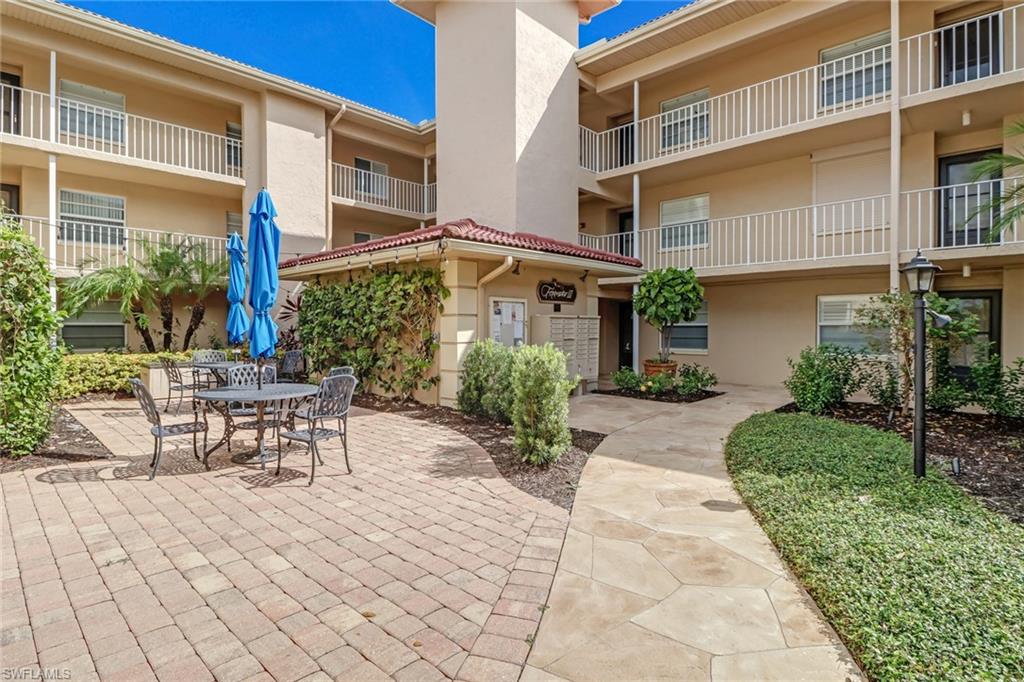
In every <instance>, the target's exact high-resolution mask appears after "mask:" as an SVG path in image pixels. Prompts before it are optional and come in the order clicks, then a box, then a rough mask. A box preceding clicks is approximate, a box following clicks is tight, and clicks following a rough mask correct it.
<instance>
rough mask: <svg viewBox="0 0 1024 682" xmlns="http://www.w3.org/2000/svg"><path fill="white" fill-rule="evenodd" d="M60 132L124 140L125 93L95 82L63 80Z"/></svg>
mask: <svg viewBox="0 0 1024 682" xmlns="http://www.w3.org/2000/svg"><path fill="white" fill-rule="evenodd" d="M60 131H61V132H62V133H64V134H66V135H67V136H68V137H69V138H79V137H85V138H90V139H91V140H93V141H99V142H106V143H109V144H121V143H123V142H124V131H125V113H124V95H122V94H120V93H116V92H111V91H110V90H104V89H103V88H97V87H94V86H92V85H85V84H83V83H75V82H73V81H66V80H61V82H60Z"/></svg>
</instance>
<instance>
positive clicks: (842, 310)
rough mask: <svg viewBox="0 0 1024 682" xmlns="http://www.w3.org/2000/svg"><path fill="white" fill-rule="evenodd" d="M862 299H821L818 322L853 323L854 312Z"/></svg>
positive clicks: (829, 323)
mask: <svg viewBox="0 0 1024 682" xmlns="http://www.w3.org/2000/svg"><path fill="white" fill-rule="evenodd" d="M861 303H862V302H861V301H853V300H850V299H843V300H835V299H832V300H827V299H826V300H819V301H818V323H819V324H825V325H838V324H843V325H845V324H853V313H854V310H855V309H856V307H857V306H858V305H860V304H861Z"/></svg>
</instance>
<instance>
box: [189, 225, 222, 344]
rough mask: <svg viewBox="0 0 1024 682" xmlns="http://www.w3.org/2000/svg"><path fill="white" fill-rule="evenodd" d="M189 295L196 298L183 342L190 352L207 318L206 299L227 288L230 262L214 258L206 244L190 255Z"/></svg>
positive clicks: (195, 249) (196, 248)
mask: <svg viewBox="0 0 1024 682" xmlns="http://www.w3.org/2000/svg"><path fill="white" fill-rule="evenodd" d="M187 266H188V275H189V285H188V289H189V293H191V294H192V296H193V297H195V302H194V303H193V304H192V312H191V314H190V316H189V320H188V328H186V329H185V336H184V337H183V338H182V341H181V349H182V350H188V347H189V345H190V344H191V343H192V337H193V336H194V335H195V333H196V332H197V331H198V330H199V327H200V325H202V324H203V318H204V317H205V316H206V298H207V297H208V296H209V295H210V294H212V293H213V292H215V291H219V290H222V289H226V288H227V276H228V262H227V260H225V259H223V258H218V257H215V256H212V255H211V254H210V253H209V249H207V248H206V244H200V245H198V246H196V247H195V248H193V249H192V250H191V251H190V253H189V259H188V263H187Z"/></svg>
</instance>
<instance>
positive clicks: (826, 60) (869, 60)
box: [818, 31, 892, 108]
mask: <svg viewBox="0 0 1024 682" xmlns="http://www.w3.org/2000/svg"><path fill="white" fill-rule="evenodd" d="M819 64H820V66H819V67H818V73H819V77H818V78H819V81H820V84H821V85H820V90H821V95H820V97H821V106H822V107H825V108H828V107H835V106H840V105H842V104H845V103H847V102H855V101H857V100H861V99H865V98H870V97H877V96H879V95H881V94H882V93H884V92H888V91H889V88H890V87H891V84H892V55H891V49H890V42H889V32H888V31H883V32H882V33H876V34H874V35H870V36H866V37H864V38H859V39H857V40H852V41H850V42H848V43H843V44H842V45H837V46H836V47H830V48H828V49H827V50H822V51H821V53H820V55H819Z"/></svg>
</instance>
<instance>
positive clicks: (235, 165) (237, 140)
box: [224, 122, 242, 171]
mask: <svg viewBox="0 0 1024 682" xmlns="http://www.w3.org/2000/svg"><path fill="white" fill-rule="evenodd" d="M224 133H225V135H224V136H225V137H227V138H228V139H227V142H226V145H227V146H226V148H225V150H224V160H225V162H226V163H227V165H228V169H229V170H233V171H237V170H240V169H241V168H242V124H241V123H231V122H228V124H227V125H226V126H225V129H224Z"/></svg>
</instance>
